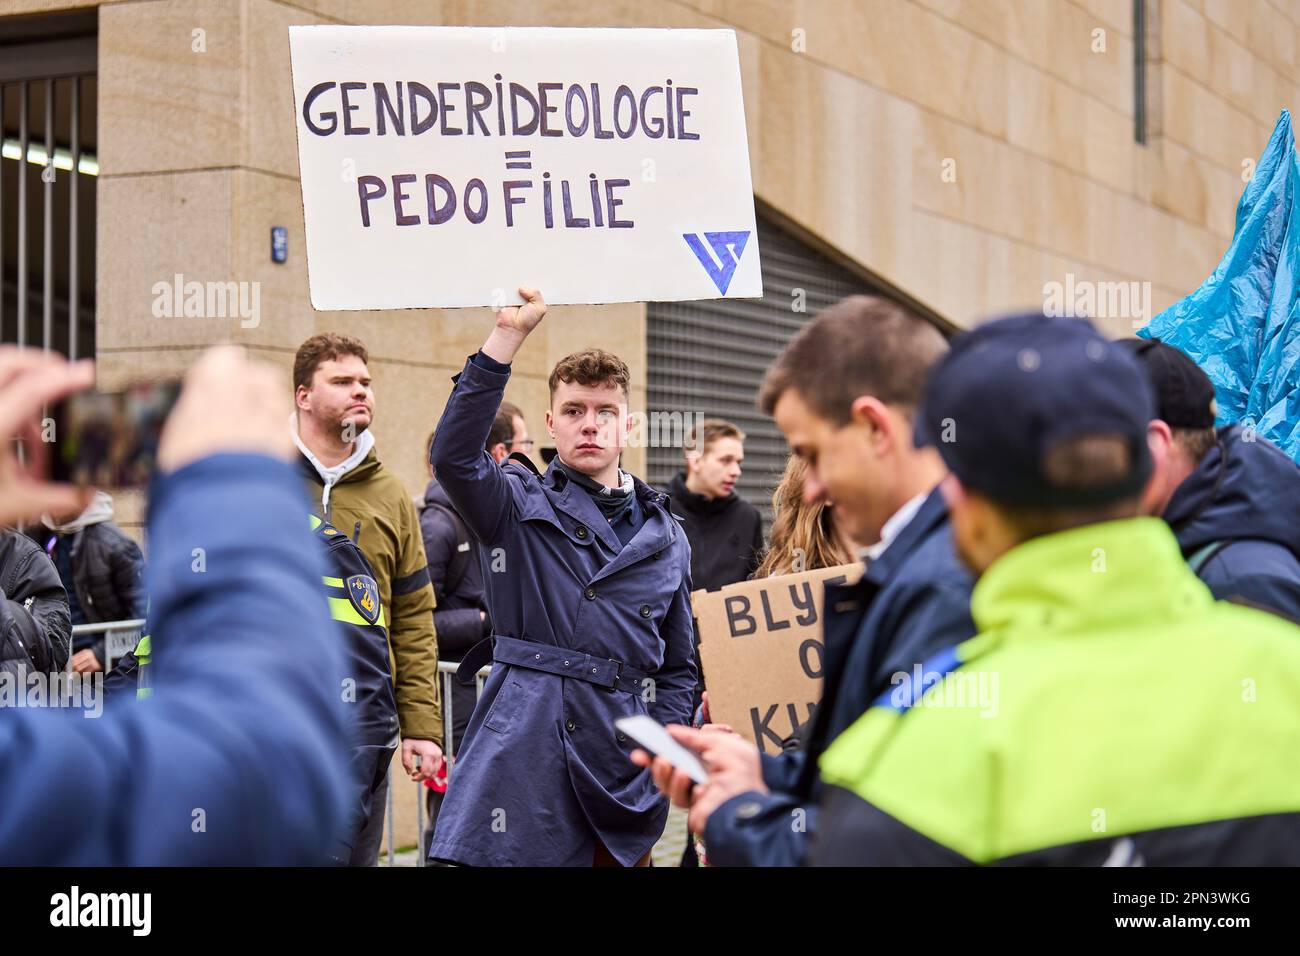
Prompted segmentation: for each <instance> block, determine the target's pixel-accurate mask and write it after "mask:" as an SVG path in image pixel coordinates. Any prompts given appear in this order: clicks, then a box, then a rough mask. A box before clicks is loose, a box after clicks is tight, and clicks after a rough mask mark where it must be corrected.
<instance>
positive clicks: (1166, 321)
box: [1137, 110, 1300, 461]
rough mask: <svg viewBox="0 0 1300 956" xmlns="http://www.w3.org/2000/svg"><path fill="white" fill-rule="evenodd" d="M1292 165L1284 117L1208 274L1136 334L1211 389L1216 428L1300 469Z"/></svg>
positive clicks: (1298, 164) (1298, 223) (1298, 266)
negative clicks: (1242, 434) (1264, 443)
mask: <svg viewBox="0 0 1300 956" xmlns="http://www.w3.org/2000/svg"><path fill="white" fill-rule="evenodd" d="M1297 187H1300V160H1297V157H1296V147H1295V136H1294V134H1293V133H1292V130H1291V114H1290V112H1289V111H1287V110H1283V111H1282V115H1281V116H1280V117H1279V118H1278V121H1277V126H1276V127H1275V128H1274V129H1273V135H1272V137H1270V139H1269V141H1268V146H1267V147H1266V148H1265V150H1264V155H1263V156H1261V157H1260V159H1259V164H1258V165H1257V166H1256V167H1255V173H1254V175H1253V176H1252V177H1251V179H1250V182H1249V183H1247V184H1246V189H1245V191H1244V192H1242V194H1241V199H1240V200H1239V201H1238V203H1237V224H1236V228H1235V229H1234V232H1233V237H1232V245H1230V246H1229V247H1228V251H1227V253H1226V254H1225V255H1224V257H1223V259H1222V261H1220V263H1219V266H1218V268H1216V269H1215V270H1214V274H1213V275H1211V276H1210V277H1209V278H1208V279H1206V280H1205V282H1203V283H1202V284H1201V286H1200V288H1198V289H1197V290H1196V291H1195V292H1193V293H1192V294H1191V295H1189V296H1187V297H1186V298H1184V299H1182V300H1180V301H1179V302H1177V303H1175V304H1174V305H1172V306H1170V307H1169V308H1167V309H1165V310H1164V311H1163V312H1161V313H1160V314H1159V315H1157V316H1156V317H1155V318H1154V319H1152V320H1151V322H1150V323H1149V324H1147V325H1146V326H1145V327H1144V328H1142V329H1141V330H1140V331H1139V332H1138V333H1137V334H1138V335H1139V336H1142V337H1143V338H1158V339H1160V340H1161V341H1163V342H1166V343H1168V344H1169V345H1173V346H1175V347H1177V348H1179V349H1182V350H1183V351H1184V352H1185V353H1187V354H1188V355H1189V356H1191V357H1192V358H1193V359H1194V360H1195V361H1196V362H1197V364H1199V365H1200V366H1201V368H1203V369H1205V371H1206V373H1207V374H1208V375H1209V376H1210V380H1211V381H1213V382H1214V389H1215V393H1216V398H1217V401H1218V406H1219V424H1220V425H1226V424H1231V423H1241V424H1245V425H1248V426H1253V427H1254V428H1255V430H1256V433H1257V434H1258V435H1260V436H1261V437H1263V438H1267V439H1268V440H1269V441H1271V442H1273V443H1274V444H1276V445H1277V446H1278V447H1280V448H1282V449H1283V450H1284V451H1286V453H1287V454H1289V455H1290V456H1291V457H1292V458H1294V459H1296V460H1297V461H1300V302H1298V301H1297V290H1300V211H1298V210H1297V208H1296V200H1297V195H1298V193H1297Z"/></svg>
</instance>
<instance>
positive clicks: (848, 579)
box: [691, 564, 863, 754]
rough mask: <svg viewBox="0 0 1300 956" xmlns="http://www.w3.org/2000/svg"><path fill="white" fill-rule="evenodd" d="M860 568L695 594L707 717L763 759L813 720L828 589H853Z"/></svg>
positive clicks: (693, 601) (693, 603)
mask: <svg viewBox="0 0 1300 956" xmlns="http://www.w3.org/2000/svg"><path fill="white" fill-rule="evenodd" d="M862 570H863V566H862V565H861V564H845V565H840V566H839V567H835V568H824V569H822V570H819V571H804V572H802V573H800V574H783V575H780V576H778V577H772V578H764V579H763V580H761V581H744V582H741V583H740V584H732V585H728V586H727V587H725V588H722V589H721V590H718V591H696V592H694V593H693V594H692V595H691V606H692V608H693V610H694V613H695V620H696V623H697V625H698V626H699V631H700V661H701V663H702V665H703V667H704V681H705V685H706V686H707V688H708V691H709V716H710V718H712V720H713V721H714V722H715V723H719V724H730V725H731V727H732V729H733V730H735V731H736V732H737V733H739V734H741V735H743V736H745V737H747V738H748V739H749V740H751V741H753V742H754V743H755V744H757V745H758V747H759V749H760V750H762V751H763V752H764V753H770V754H775V753H779V752H780V750H781V741H782V740H784V739H785V738H787V737H789V736H790V735H791V734H793V733H794V732H795V730H797V729H798V728H799V727H801V726H802V725H803V724H805V723H807V722H808V721H809V720H811V719H812V716H813V713H814V712H815V710H816V707H817V703H818V701H820V700H821V694H822V648H823V644H822V604H823V598H824V597H825V587H826V585H827V584H829V583H839V584H850V583H853V582H855V581H857V580H858V579H859V578H860V577H861V576H862Z"/></svg>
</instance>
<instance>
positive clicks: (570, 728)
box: [564, 717, 578, 733]
mask: <svg viewBox="0 0 1300 956" xmlns="http://www.w3.org/2000/svg"><path fill="white" fill-rule="evenodd" d="M564 729H565V730H567V731H568V732H569V733H573V732H574V731H575V730H577V729H578V725H577V724H575V723H574V722H573V718H572V717H570V718H569V719H568V720H566V721H565V722H564Z"/></svg>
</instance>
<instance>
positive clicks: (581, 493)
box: [542, 461, 679, 581]
mask: <svg viewBox="0 0 1300 956" xmlns="http://www.w3.org/2000/svg"><path fill="white" fill-rule="evenodd" d="M542 480H543V481H544V483H545V484H546V485H547V487H548V488H549V489H550V490H551V501H552V502H553V503H554V505H555V508H556V510H558V511H563V512H564V513H565V514H566V515H568V516H569V517H570V518H572V519H573V520H575V521H579V522H581V523H582V524H584V525H586V526H587V527H588V528H589V529H591V531H592V532H593V533H594V534H595V535H596V537H597V538H598V539H599V540H600V541H601V542H602V543H604V544H605V545H607V546H608V547H609V549H610V550H611V551H613V552H614V553H615V557H614V559H613V560H612V561H610V562H609V563H608V564H606V565H605V566H604V567H603V568H601V569H600V571H599V572H597V574H596V576H595V577H594V578H592V580H593V581H597V580H599V579H601V578H604V577H608V576H609V575H611V574H613V573H614V572H616V571H619V570H621V569H622V568H625V567H628V566H629V565H632V564H635V563H636V562H637V561H640V560H641V559H642V558H645V557H648V556H649V555H651V554H654V553H655V552H657V551H661V550H662V549H663V548H665V547H666V546H667V545H669V544H670V543H671V542H672V541H674V540H675V539H676V537H677V534H678V531H679V529H678V527H677V522H676V521H675V520H674V519H673V517H672V516H671V515H670V514H669V513H668V508H667V496H666V495H664V494H662V493H661V492H658V491H655V490H654V489H653V488H651V487H650V486H649V485H647V484H646V483H645V482H644V481H642V480H641V479H640V478H637V477H636V476H635V475H633V476H632V494H634V495H636V496H637V499H638V501H639V502H640V504H641V507H642V509H643V511H644V513H645V523H644V524H642V525H641V527H640V528H638V529H637V533H636V535H635V536H633V538H632V540H631V541H629V542H628V543H627V544H626V545H624V544H623V543H622V542H620V541H619V540H618V535H616V534H615V533H614V529H613V528H612V527H610V524H609V521H608V520H606V518H605V516H604V515H603V514H601V511H600V509H599V508H598V507H596V503H595V502H594V501H592V500H591V495H589V494H588V493H587V492H586V491H585V490H584V489H583V488H581V487H580V486H578V485H576V484H575V483H574V482H572V481H571V480H569V477H568V475H566V474H565V473H564V471H563V470H562V469H560V468H559V467H557V466H556V464H555V462H554V461H552V462H551V464H550V466H549V467H548V468H547V469H546V475H545V476H544V477H543V479H542Z"/></svg>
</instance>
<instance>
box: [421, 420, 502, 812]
mask: <svg viewBox="0 0 1300 956" xmlns="http://www.w3.org/2000/svg"><path fill="white" fill-rule="evenodd" d="M513 434H514V421H513V418H512V416H511V414H510V412H508V411H507V410H505V409H502V410H501V411H498V412H497V416H496V418H495V419H494V420H493V422H492V428H491V430H490V431H489V432H488V437H487V441H486V443H485V450H486V451H487V453H488V454H489V455H490V456H491V457H492V460H493V461H495V462H496V463H497V464H498V465H499V464H501V463H502V462H504V461H505V460H506V458H507V457H509V454H510V453H509V451H508V449H509V446H510V445H511V444H512V442H513ZM433 438H434V436H433V435H430V436H429V444H428V445H426V446H425V447H426V448H432V447H433ZM429 471H430V473H431V474H432V472H433V469H432V467H431V468H430V469H429ZM420 533H421V534H422V536H423V537H424V553H425V556H426V558H427V559H428V562H429V580H430V581H432V582H433V594H434V598H435V599H436V605H435V607H434V610H433V629H434V631H435V632H436V633H437V635H438V657H439V658H440V659H442V660H448V661H460V660H461V659H462V658H463V657H464V656H465V655H466V654H467V653H469V649H470V648H471V647H473V646H474V645H475V644H477V643H478V642H479V641H481V640H483V639H484V638H485V637H488V636H489V635H491V633H492V626H491V623H490V621H489V620H488V606H487V600H486V598H485V597H484V594H483V563H482V557H481V555H480V550H481V549H480V545H479V542H478V539H477V538H475V537H474V534H473V532H471V531H470V530H469V526H468V525H466V524H465V519H464V518H462V517H461V516H460V514H459V513H458V512H457V511H456V507H455V505H453V504H452V503H451V499H450V498H448V497H447V492H445V491H444V490H443V488H442V486H441V485H440V484H438V478H437V476H436V475H433V477H432V478H431V479H430V481H429V485H428V487H426V488H425V489H424V509H423V510H422V511H421V512H420ZM475 697H476V694H475V687H474V685H473V684H461V683H460V682H459V681H457V682H455V687H454V688H453V690H452V704H453V709H452V743H453V747H454V748H455V747H459V746H460V741H461V738H462V737H463V736H464V735H465V728H466V727H467V726H468V725H469V715H470V714H471V713H472V712H473V711H474V700H475ZM454 752H455V751H454V749H453V753H454ZM431 822H432V821H431Z"/></svg>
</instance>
